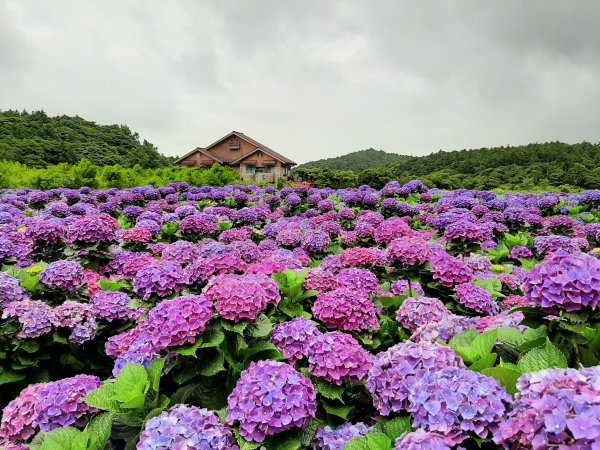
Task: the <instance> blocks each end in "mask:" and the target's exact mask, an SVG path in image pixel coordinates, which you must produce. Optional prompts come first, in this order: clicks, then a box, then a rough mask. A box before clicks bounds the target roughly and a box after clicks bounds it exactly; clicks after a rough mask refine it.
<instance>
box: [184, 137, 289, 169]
mask: <svg viewBox="0 0 600 450" xmlns="http://www.w3.org/2000/svg"><path fill="white" fill-rule="evenodd" d="M231 136H237V137H239V138H240V139H243V140H245V141H246V142H248V143H250V144H252V145H254V146H256V149H257V150H258V149H260V150H262V151H263V152H265V153H266V154H267V155H270V156H272V157H273V158H275V159H277V160H279V161H281V162H283V163H286V164H291V165H293V166H295V165H296V163H295V162H294V161H292V160H291V159H289V158H286V157H285V156H283V155H282V154H281V153H277V152H276V151H275V150H272V149H270V148H269V147H267V146H266V145H264V144H261V143H260V142H258V141H255V140H254V139H252V138H251V137H250V136H246V135H245V134H244V133H242V132H240V131H232V132H231V133H229V134H227V135H225V136H223V137H222V138H221V139H219V140H218V141H215V142H213V143H212V144H210V145H208V146H206V147H204V148H200V147H197V148H195V149H194V150H192V151H191V152H189V153H186V154H185V155H183V156H182V157H181V158H179V159H178V160H177V161H175V162H174V163H173V164H177V163H180V162H181V161H183V160H184V159H185V158H187V157H188V156H191V155H193V154H194V153H196V152H197V151H200V152H202V153H204V154H205V155H208V156H210V157H211V158H213V159H214V160H216V161H218V162H220V163H223V161H219V160H218V159H217V158H215V157H214V156H212V155H211V154H210V153H209V152H208V151H209V150H210V149H211V148H212V147H214V146H215V145H217V144H219V143H221V142H223V141H224V140H225V139H229V138H230V137H231ZM255 151H256V150H254V151H252V153H254V152H255ZM248 155H249V154H247V155H246V156H248ZM246 156H244V157H242V158H239V159H237V160H236V161H232V162H228V163H227V164H234V163H237V162H238V161H240V160H242V159H243V158H245V157H246Z"/></svg>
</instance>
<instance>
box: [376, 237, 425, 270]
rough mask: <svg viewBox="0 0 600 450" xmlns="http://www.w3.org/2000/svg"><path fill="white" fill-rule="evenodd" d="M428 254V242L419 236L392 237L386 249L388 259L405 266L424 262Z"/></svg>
mask: <svg viewBox="0 0 600 450" xmlns="http://www.w3.org/2000/svg"><path fill="white" fill-rule="evenodd" d="M430 254H431V249H430V247H429V243H428V242H427V241H424V240H423V239H421V238H419V237H403V238H400V239H394V240H393V241H392V242H390V243H389V244H388V246H387V249H386V255H387V257H388V259H389V260H390V261H392V262H395V263H399V264H401V265H405V266H415V265H419V264H424V263H426V262H427V261H429V256H430Z"/></svg>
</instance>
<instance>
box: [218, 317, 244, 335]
mask: <svg viewBox="0 0 600 450" xmlns="http://www.w3.org/2000/svg"><path fill="white" fill-rule="evenodd" d="M221 325H223V328H224V329H225V330H227V331H231V332H232V333H237V334H244V330H245V329H246V328H247V327H248V322H239V323H233V322H229V321H226V320H223V321H221Z"/></svg>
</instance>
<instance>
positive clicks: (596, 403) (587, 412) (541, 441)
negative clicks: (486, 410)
mask: <svg viewBox="0 0 600 450" xmlns="http://www.w3.org/2000/svg"><path fill="white" fill-rule="evenodd" d="M517 389H518V393H517V395H516V396H515V401H514V404H513V407H512V409H511V410H510V411H509V412H508V417H507V418H505V420H504V421H503V422H501V423H500V426H499V430H498V432H497V433H496V434H495V436H494V440H495V441H496V443H498V444H502V445H503V446H504V448H517V447H518V448H525V447H526V448H532V449H533V450H543V449H547V448H561V449H562V448H565V449H566V448H569V449H576V450H594V449H595V448H597V445H598V443H599V442H600V367H598V366H596V367H591V368H586V369H581V370H576V369H548V370H542V371H539V372H534V373H528V374H525V375H523V376H521V378H519V381H518V382H517Z"/></svg>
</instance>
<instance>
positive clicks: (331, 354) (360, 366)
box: [308, 331, 373, 385]
mask: <svg viewBox="0 0 600 450" xmlns="http://www.w3.org/2000/svg"><path fill="white" fill-rule="evenodd" d="M308 363H309V371H310V373H311V374H312V375H314V376H315V377H318V378H322V379H324V380H326V381H329V382H331V383H335V384H337V385H342V384H343V383H344V381H347V382H348V383H354V382H356V381H361V380H363V379H365V378H366V376H367V373H368V371H369V369H370V368H371V365H372V364H373V355H371V354H370V353H369V352H367V351H366V350H365V349H364V348H362V347H361V346H360V344H359V343H358V341H357V340H356V339H354V338H353V337H352V336H350V335H349V334H346V333H342V332H340V331H334V332H329V333H323V334H320V335H317V336H315V338H314V339H313V340H312V341H311V343H310V345H309V349H308Z"/></svg>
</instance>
